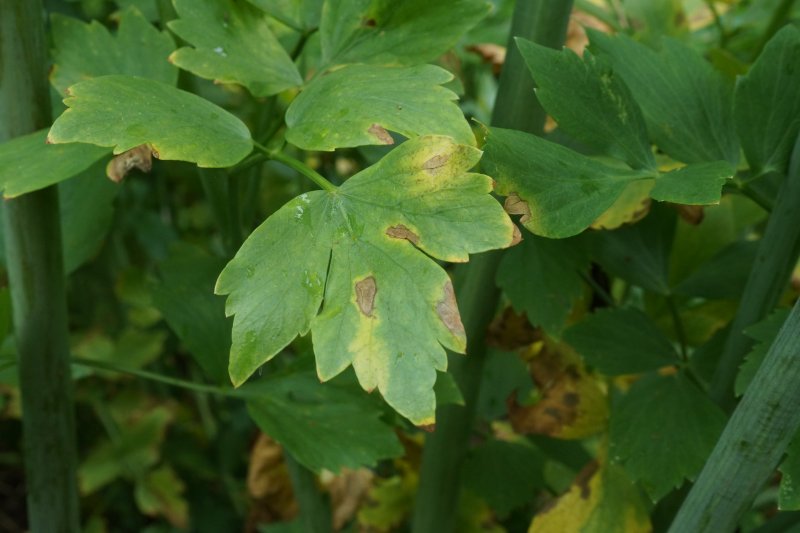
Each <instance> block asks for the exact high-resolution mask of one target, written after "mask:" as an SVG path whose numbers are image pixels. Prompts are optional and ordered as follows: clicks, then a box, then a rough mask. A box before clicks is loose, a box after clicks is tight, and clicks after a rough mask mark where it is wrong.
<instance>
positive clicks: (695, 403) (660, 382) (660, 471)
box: [609, 374, 726, 502]
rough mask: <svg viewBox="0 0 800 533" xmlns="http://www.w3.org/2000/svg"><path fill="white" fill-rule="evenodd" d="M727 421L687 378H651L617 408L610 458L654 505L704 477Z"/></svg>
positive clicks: (629, 392)
mask: <svg viewBox="0 0 800 533" xmlns="http://www.w3.org/2000/svg"><path fill="white" fill-rule="evenodd" d="M725 421H726V417H725V414H724V413H723V412H722V410H721V409H720V408H719V407H717V405H716V404H714V403H713V402H712V401H711V400H710V399H709V398H708V397H707V396H706V395H705V394H704V393H703V392H702V391H700V390H699V389H698V388H697V386H696V385H694V384H693V383H692V382H691V381H689V379H688V378H687V377H685V376H684V375H683V374H678V375H676V376H668V377H663V376H658V375H651V376H648V377H645V378H643V379H641V380H639V381H637V382H636V383H634V384H633V386H632V387H631V389H630V390H629V391H628V393H627V394H625V396H623V397H622V398H621V399H620V400H619V402H618V403H616V404H615V405H614V406H613V408H612V411H611V427H610V429H609V431H610V439H611V447H610V456H611V458H612V459H613V460H614V461H615V462H617V463H621V464H622V465H623V466H624V467H625V470H626V471H627V472H628V474H630V475H631V477H633V478H634V479H635V480H637V481H639V483H640V484H641V485H642V487H643V488H644V489H645V490H646V491H647V493H648V494H649V495H650V498H651V499H652V500H653V501H654V502H656V501H658V500H660V499H661V498H662V497H664V496H665V495H666V494H667V493H668V492H669V491H671V490H672V489H673V488H677V487H680V486H681V485H682V484H683V480H684V479H690V480H691V479H694V477H695V476H696V475H697V474H698V472H700V469H701V468H702V467H703V464H704V463H705V460H706V458H707V457H708V455H709V454H710V453H711V450H712V448H713V447H714V444H715V443H716V441H717V438H718V437H719V435H720V433H721V432H722V429H723V427H725Z"/></svg>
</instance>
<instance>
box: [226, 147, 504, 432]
mask: <svg viewBox="0 0 800 533" xmlns="http://www.w3.org/2000/svg"><path fill="white" fill-rule="evenodd" d="M479 158H480V151H478V150H476V149H475V148H472V147H470V146H464V145H458V144H456V143H455V142H453V140H452V139H450V138H448V137H436V136H426V137H419V138H416V139H411V140H409V141H406V142H405V143H403V144H402V145H400V146H399V147H397V148H396V149H394V150H392V151H391V152H389V154H388V155H387V156H385V157H384V158H383V159H382V160H381V161H379V162H378V163H377V164H375V165H373V166H372V167H369V168H367V169H366V170H363V171H361V172H359V173H358V174H356V175H355V176H353V177H352V178H350V179H349V180H348V181H347V182H345V184H344V185H342V186H341V187H340V188H338V189H337V190H335V191H333V192H323V191H315V192H311V193H308V194H304V195H301V196H300V197H298V198H295V199H294V200H292V201H290V202H289V203H287V204H286V205H285V206H284V207H282V208H281V209H280V210H278V211H277V212H276V213H275V214H274V215H272V216H271V217H270V218H269V219H267V221H266V222H264V223H263V224H262V225H261V226H260V227H259V228H257V229H256V230H255V231H254V232H253V233H252V234H251V236H250V237H249V238H248V239H247V241H246V242H245V244H244V245H243V246H242V248H241V249H240V250H239V252H238V253H237V254H236V257H235V258H234V259H233V261H231V262H230V263H229V264H228V266H227V267H226V268H225V270H224V271H223V272H222V274H221V275H220V278H219V280H218V281H217V288H216V291H217V293H218V294H228V295H229V297H228V303H227V308H226V309H227V313H228V315H236V316H235V319H234V326H233V348H232V350H231V362H230V368H229V370H230V375H231V379H232V380H233V382H234V384H236V385H240V384H241V383H243V382H244V381H245V380H246V379H247V378H248V377H249V376H250V375H251V374H252V373H253V372H255V371H256V370H257V369H258V367H259V366H260V365H262V364H263V363H264V362H266V361H268V360H269V359H270V358H272V357H273V356H274V355H275V354H276V353H278V352H279V351H280V350H281V349H282V348H283V347H284V346H286V345H287V344H288V343H289V342H290V341H291V340H292V339H293V338H294V337H295V336H296V335H297V334H304V333H306V332H307V331H308V330H309V329H311V330H312V333H313V341H314V351H315V353H316V357H317V372H318V374H319V377H320V378H321V379H322V380H328V379H330V378H332V377H334V376H336V375H337V374H339V373H340V372H342V371H343V370H344V369H345V368H347V367H348V366H350V365H351V364H352V365H353V367H354V368H355V371H356V375H357V376H358V379H359V381H360V382H361V385H362V387H364V388H365V389H366V390H372V389H374V388H376V387H377V388H378V390H379V391H380V392H381V394H382V395H383V396H384V398H385V399H386V401H387V402H388V403H389V404H390V405H391V406H392V407H394V408H395V409H396V410H397V411H398V412H400V413H401V414H402V415H403V416H406V417H407V418H409V419H410V420H412V421H413V422H414V423H416V424H420V425H422V424H430V423H432V422H433V416H434V409H435V398H434V393H433V385H434V382H435V380H436V370H445V367H446V365H447V357H446V353H445V351H444V348H445V347H446V348H449V349H451V350H453V351H457V352H463V351H464V349H465V342H466V339H465V334H464V330H463V326H462V324H461V320H460V317H459V314H458V308H457V306H456V302H455V295H454V293H453V287H452V284H451V282H450V280H449V278H448V276H447V274H446V273H445V271H444V270H443V269H442V268H441V267H440V266H439V265H437V264H436V263H435V262H434V261H432V260H431V259H430V258H429V257H427V256H426V255H425V254H428V255H430V256H431V257H435V258H437V259H440V260H444V261H466V260H467V259H468V254H469V253H477V252H480V251H485V250H489V249H493V248H502V247H506V246H509V245H510V244H511V243H512V241H513V239H514V233H515V232H514V229H515V228H514V226H513V224H512V223H511V221H510V220H509V219H508V217H507V215H506V214H505V213H504V212H503V210H502V208H501V207H500V205H499V204H497V202H496V201H495V200H494V199H493V198H492V197H491V196H490V195H489V194H488V193H489V192H490V191H491V189H492V181H491V179H490V178H488V177H487V176H483V175H480V174H473V173H469V172H467V171H468V169H470V168H471V167H473V166H474V165H475V164H476V163H477V161H478V159H479ZM421 252H424V253H421ZM329 263H330V265H329ZM323 294H324V297H325V301H324V305H323V306H322V309H321V312H320V305H321V304H322V303H323ZM278 302H279V304H280V305H276V303H278ZM318 312H320V314H319V315H317V313H318Z"/></svg>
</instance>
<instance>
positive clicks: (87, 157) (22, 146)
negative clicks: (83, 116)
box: [0, 130, 108, 198]
mask: <svg viewBox="0 0 800 533" xmlns="http://www.w3.org/2000/svg"><path fill="white" fill-rule="evenodd" d="M46 139H47V130H41V131H37V132H36V133H31V134H28V135H23V136H22V137H16V138H14V139H12V140H10V141H6V142H4V143H2V144H0V187H1V188H2V190H3V197H4V198H14V197H16V196H19V195H21V194H25V193H28V192H31V191H36V190H39V189H44V188H45V187H47V186H48V185H53V184H54V183H58V182H60V181H64V180H66V179H69V178H71V177H73V176H77V175H78V174H80V173H81V172H84V171H86V170H87V169H88V168H90V167H91V166H92V165H93V164H94V163H96V162H97V161H99V160H101V159H103V158H104V157H106V156H108V149H106V148H98V147H97V146H92V145H91V144H82V143H72V144H63V145H51V144H47V143H46ZM98 178H102V174H101V175H100V176H99V177H98Z"/></svg>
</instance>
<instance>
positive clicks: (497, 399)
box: [478, 349, 534, 420]
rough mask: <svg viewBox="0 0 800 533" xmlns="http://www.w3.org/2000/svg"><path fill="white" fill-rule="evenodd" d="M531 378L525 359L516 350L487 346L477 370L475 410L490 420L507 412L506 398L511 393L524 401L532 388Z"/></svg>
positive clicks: (521, 401) (528, 396)
mask: <svg viewBox="0 0 800 533" xmlns="http://www.w3.org/2000/svg"><path fill="white" fill-rule="evenodd" d="M533 388H534V387H533V381H532V380H531V375H530V372H529V371H528V367H527V365H526V364H525V361H524V360H523V359H522V358H521V357H520V356H519V355H518V354H516V353H509V352H501V351H498V350H493V349H490V350H489V354H488V356H487V358H486V362H485V363H484V366H483V371H482V372H481V388H480V394H479V396H478V413H479V415H480V416H481V417H483V418H485V419H487V420H491V419H493V418H500V417H501V416H504V415H506V414H507V413H508V404H507V403H506V402H507V401H508V398H509V397H510V396H511V395H512V394H514V395H516V397H517V398H518V403H520V404H524V403H525V402H526V401H527V400H528V399H529V398H530V396H531V393H532V392H533Z"/></svg>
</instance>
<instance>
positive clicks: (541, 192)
mask: <svg viewBox="0 0 800 533" xmlns="http://www.w3.org/2000/svg"><path fill="white" fill-rule="evenodd" d="M484 149H485V151H486V153H485V155H484V158H483V167H484V169H486V171H487V172H488V173H489V174H490V175H491V176H492V177H494V178H495V179H496V180H497V184H498V186H497V192H498V193H500V194H503V195H506V196H509V197H510V198H509V200H507V201H506V208H507V209H508V210H509V212H511V213H521V214H523V217H522V218H521V219H520V222H522V224H523V225H524V226H525V227H526V228H528V229H529V230H530V231H531V232H533V233H535V234H537V235H541V236H544V237H551V238H564V237H570V236H572V235H576V234H578V233H580V232H581V231H583V230H584V229H586V228H587V227H589V226H590V225H591V224H592V222H594V221H595V220H597V217H599V216H600V215H601V214H602V213H603V212H604V211H605V210H606V209H608V208H609V207H611V205H612V204H613V203H614V201H615V200H616V199H617V197H619V195H620V194H621V193H622V191H623V190H624V189H625V186H626V185H627V184H628V183H630V182H632V181H636V180H640V179H647V178H648V177H650V174H648V173H646V172H643V171H635V170H630V169H627V168H612V167H609V166H607V165H604V164H603V163H600V162H598V161H595V160H594V159H590V158H588V157H586V156H583V155H581V154H578V153H577V152H573V151H572V150H570V149H569V148H565V147H563V146H560V145H558V144H555V143H552V142H549V141H546V140H544V139H542V138H540V137H537V136H535V135H530V134H528V133H523V132H521V131H514V130H506V129H501V128H491V129H490V131H489V135H488V137H487V141H486V146H485V148H484ZM515 197H516V198H515ZM509 202H511V203H512V204H513V205H509Z"/></svg>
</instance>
